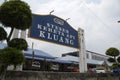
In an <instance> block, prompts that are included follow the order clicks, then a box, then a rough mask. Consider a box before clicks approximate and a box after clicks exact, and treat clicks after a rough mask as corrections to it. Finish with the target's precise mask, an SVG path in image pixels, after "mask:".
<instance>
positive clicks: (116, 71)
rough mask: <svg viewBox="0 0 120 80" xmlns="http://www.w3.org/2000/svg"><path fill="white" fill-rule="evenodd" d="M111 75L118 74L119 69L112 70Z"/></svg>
mask: <svg viewBox="0 0 120 80" xmlns="http://www.w3.org/2000/svg"><path fill="white" fill-rule="evenodd" d="M112 72H113V73H120V69H114V70H112Z"/></svg>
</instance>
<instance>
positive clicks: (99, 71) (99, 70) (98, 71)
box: [95, 68, 105, 73]
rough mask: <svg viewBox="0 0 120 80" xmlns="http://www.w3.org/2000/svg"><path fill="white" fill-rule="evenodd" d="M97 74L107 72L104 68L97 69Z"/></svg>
mask: <svg viewBox="0 0 120 80" xmlns="http://www.w3.org/2000/svg"><path fill="white" fill-rule="evenodd" d="M95 72H96V73H105V70H104V69H103V68H95Z"/></svg>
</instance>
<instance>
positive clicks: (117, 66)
mask: <svg viewBox="0 0 120 80" xmlns="http://www.w3.org/2000/svg"><path fill="white" fill-rule="evenodd" d="M111 68H112V69H118V68H120V66H119V65H118V64H116V63H115V64H113V65H112V66H111Z"/></svg>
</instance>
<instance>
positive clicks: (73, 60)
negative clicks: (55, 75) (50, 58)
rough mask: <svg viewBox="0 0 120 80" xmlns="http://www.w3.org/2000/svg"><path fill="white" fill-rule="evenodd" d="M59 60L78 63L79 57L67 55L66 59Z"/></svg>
mask: <svg viewBox="0 0 120 80" xmlns="http://www.w3.org/2000/svg"><path fill="white" fill-rule="evenodd" d="M57 60H66V61H70V62H78V57H74V56H70V55H66V56H64V57H60V58H57Z"/></svg>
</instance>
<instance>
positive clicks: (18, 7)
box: [0, 0, 32, 42]
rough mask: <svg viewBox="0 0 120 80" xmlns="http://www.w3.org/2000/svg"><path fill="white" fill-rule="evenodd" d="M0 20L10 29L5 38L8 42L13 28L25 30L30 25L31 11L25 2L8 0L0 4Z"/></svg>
mask: <svg viewBox="0 0 120 80" xmlns="http://www.w3.org/2000/svg"><path fill="white" fill-rule="evenodd" d="M0 22H1V23H2V24H3V25H4V26H5V27H10V28H11V31H10V34H9V36H8V37H7V38H6V40H7V42H9V40H10V38H11V35H12V33H13V30H14V28H16V29H20V30H26V29H27V28H29V27H30V26H31V23H32V13H31V10H30V7H29V6H28V4H27V3H25V2H23V1H21V0H10V1H7V2H4V3H3V4H2V5H1V6H0Z"/></svg>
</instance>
